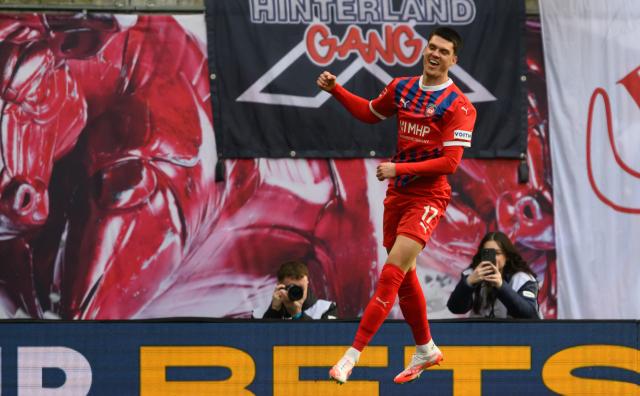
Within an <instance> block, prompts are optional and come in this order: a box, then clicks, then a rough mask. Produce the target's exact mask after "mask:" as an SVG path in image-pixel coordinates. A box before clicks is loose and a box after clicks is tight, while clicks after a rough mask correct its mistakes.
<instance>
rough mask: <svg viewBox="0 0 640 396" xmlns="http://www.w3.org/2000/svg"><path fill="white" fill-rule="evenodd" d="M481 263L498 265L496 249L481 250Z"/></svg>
mask: <svg viewBox="0 0 640 396" xmlns="http://www.w3.org/2000/svg"><path fill="white" fill-rule="evenodd" d="M480 261H491V262H492V263H493V264H495V263H496V249H482V250H480Z"/></svg>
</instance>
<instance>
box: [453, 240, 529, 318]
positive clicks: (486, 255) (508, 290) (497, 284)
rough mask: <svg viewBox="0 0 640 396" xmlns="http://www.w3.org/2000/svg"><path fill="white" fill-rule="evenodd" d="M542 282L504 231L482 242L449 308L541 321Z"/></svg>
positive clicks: (492, 315) (457, 287) (482, 314)
mask: <svg viewBox="0 0 640 396" xmlns="http://www.w3.org/2000/svg"><path fill="white" fill-rule="evenodd" d="M537 299H538V282H537V280H536V277H535V273H534V272H533V271H532V270H531V268H529V265H528V264H527V263H526V262H525V261H524V260H523V259H522V257H521V256H520V253H518V251H517V250H516V248H515V246H513V243H511V241H510V240H509V237H507V236H506V235H505V234H504V233H502V232H490V233H488V234H487V235H485V237H484V238H483V239H482V241H481V242H480V245H479V246H478V251H477V252H476V254H475V256H473V259H472V262H471V265H470V266H469V268H467V269H466V270H465V271H464V272H462V279H460V282H459V283H458V285H457V286H456V288H455V290H454V291H453V293H451V296H450V297H449V301H448V302H447V307H448V308H449V310H450V311H451V312H453V313H455V314H463V313H467V312H469V311H470V310H471V314H470V316H471V317H485V318H502V319H505V318H521V319H540V313H539V311H538V300H537Z"/></svg>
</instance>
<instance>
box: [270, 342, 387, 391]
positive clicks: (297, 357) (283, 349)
mask: <svg viewBox="0 0 640 396" xmlns="http://www.w3.org/2000/svg"><path fill="white" fill-rule="evenodd" d="M346 349H347V346H276V347H274V348H273V395H274V396H288V395H297V396H303V395H310V396H316V395H323V396H332V395H340V396H342V395H345V396H346V395H353V396H356V395H367V396H376V395H378V393H379V384H378V382H377V381H349V382H347V383H346V384H344V385H341V386H339V385H337V384H335V383H333V382H331V381H328V380H327V381H300V380H299V378H300V377H299V368H300V367H310V366H311V367H331V366H333V365H334V364H335V363H336V362H337V361H338V360H339V359H340V358H341V357H342V355H343V354H344V351H345V350H346ZM386 366H387V347H375V346H370V347H367V349H365V350H364V351H363V352H362V355H361V356H360V360H359V361H358V365H357V366H356V369H358V368H362V367H386ZM328 371H329V369H327V372H328ZM327 377H328V374H327Z"/></svg>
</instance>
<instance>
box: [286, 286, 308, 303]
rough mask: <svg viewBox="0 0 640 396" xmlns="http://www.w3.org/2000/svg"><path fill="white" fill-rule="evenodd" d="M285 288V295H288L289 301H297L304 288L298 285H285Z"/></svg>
mask: <svg viewBox="0 0 640 396" xmlns="http://www.w3.org/2000/svg"><path fill="white" fill-rule="evenodd" d="M285 289H286V290H287V297H289V301H298V300H299V299H301V298H302V295H303V294H304V290H303V289H302V287H300V286H298V285H287V287H285Z"/></svg>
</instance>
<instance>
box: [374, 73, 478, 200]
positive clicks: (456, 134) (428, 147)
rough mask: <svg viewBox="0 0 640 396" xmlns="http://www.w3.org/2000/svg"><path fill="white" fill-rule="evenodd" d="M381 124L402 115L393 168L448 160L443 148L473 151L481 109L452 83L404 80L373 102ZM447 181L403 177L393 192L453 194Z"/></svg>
mask: <svg viewBox="0 0 640 396" xmlns="http://www.w3.org/2000/svg"><path fill="white" fill-rule="evenodd" d="M369 109H370V110H371V112H372V113H373V114H375V115H376V116H377V117H378V118H380V119H386V118H388V117H390V116H392V115H394V114H397V125H398V146H397V149H396V154H395V155H394V156H393V158H392V159H391V162H396V163H398V162H418V161H425V160H428V159H433V158H439V157H441V156H442V149H443V147H447V146H463V147H471V137H472V134H473V126H474V124H475V121H476V109H475V108H474V107H473V105H472V104H471V102H470V101H469V99H468V98H467V97H466V96H465V95H464V94H463V93H462V91H461V90H460V89H459V88H458V87H457V86H456V85H455V84H454V83H453V81H451V79H449V80H448V81H447V82H446V83H444V84H441V85H437V86H425V85H423V84H422V76H416V77H399V78H394V79H393V81H391V82H390V83H389V85H387V86H386V87H385V88H384V90H383V91H382V92H381V93H380V95H379V96H378V97H377V98H376V99H373V100H372V101H370V102H369ZM448 188H449V183H448V181H447V178H446V176H445V175H441V176H435V177H426V176H415V175H401V176H398V177H396V178H395V179H391V180H390V182H389V189H390V190H391V189H396V190H397V191H398V192H401V191H410V192H411V193H417V194H421V195H422V194H423V193H427V192H431V193H434V192H436V193H437V190H440V189H448Z"/></svg>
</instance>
